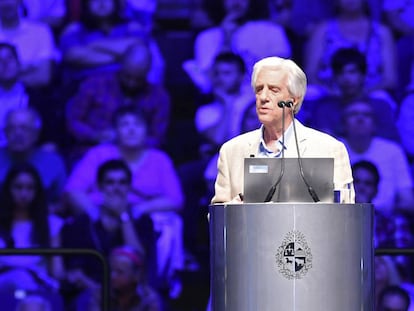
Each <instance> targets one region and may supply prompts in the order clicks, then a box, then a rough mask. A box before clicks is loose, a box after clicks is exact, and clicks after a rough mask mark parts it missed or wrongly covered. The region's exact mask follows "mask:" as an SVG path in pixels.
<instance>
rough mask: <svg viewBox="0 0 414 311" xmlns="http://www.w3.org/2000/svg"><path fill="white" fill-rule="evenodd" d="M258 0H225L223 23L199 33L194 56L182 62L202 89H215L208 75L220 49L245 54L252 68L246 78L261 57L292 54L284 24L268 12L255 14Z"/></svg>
mask: <svg viewBox="0 0 414 311" xmlns="http://www.w3.org/2000/svg"><path fill="white" fill-rule="evenodd" d="M256 2H257V1H251V0H221V2H220V4H221V5H222V7H223V10H224V15H223V16H222V18H221V21H220V24H218V25H215V26H212V27H209V28H207V29H205V30H202V31H201V32H200V33H198V34H197V36H196V38H195V42H194V59H190V60H186V61H185V62H183V64H182V66H183V69H184V70H185V71H186V72H187V74H188V75H189V76H190V78H191V79H192V81H193V83H194V84H195V86H196V87H197V88H198V90H199V91H200V92H201V93H208V92H209V91H210V90H211V84H210V81H209V78H208V75H209V71H210V70H211V67H212V65H213V62H214V59H215V57H216V56H217V55H218V54H219V53H220V52H225V51H232V52H234V53H236V54H239V55H240V56H241V57H242V58H243V60H244V62H245V64H246V68H249V70H248V72H247V74H246V77H245V78H246V80H247V79H248V78H250V77H249V75H250V68H252V67H253V63H254V62H255V61H257V60H258V59H260V58H262V57H265V56H271V55H277V56H282V57H289V56H291V47H290V43H289V39H288V38H287V35H286V33H285V30H284V29H283V27H281V26H280V25H277V24H275V23H273V22H271V21H269V20H267V19H266V18H267V16H257V17H255V16H252V14H253V13H256V14H257V13H258V10H251V9H250V8H251V6H254V5H256ZM269 38H270V39H269Z"/></svg>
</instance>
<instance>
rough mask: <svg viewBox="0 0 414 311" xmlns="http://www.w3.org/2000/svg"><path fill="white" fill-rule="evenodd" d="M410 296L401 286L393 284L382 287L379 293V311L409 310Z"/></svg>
mask: <svg viewBox="0 0 414 311" xmlns="http://www.w3.org/2000/svg"><path fill="white" fill-rule="evenodd" d="M410 303H411V301H410V296H409V294H408V292H407V291H406V290H405V289H403V288H402V287H400V286H397V285H391V286H387V287H385V288H384V289H382V291H381V293H380V295H379V301H378V307H377V310H378V311H390V310H392V311H409V307H410Z"/></svg>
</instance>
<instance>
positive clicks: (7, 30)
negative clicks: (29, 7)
mask: <svg viewBox="0 0 414 311" xmlns="http://www.w3.org/2000/svg"><path fill="white" fill-rule="evenodd" d="M21 4H22V0H7V1H0V23H1V27H0V41H4V42H8V43H10V44H13V45H15V46H16V49H17V53H18V55H19V59H20V62H21V70H20V71H21V79H22V81H23V82H24V83H25V85H26V86H28V87H32V88H42V87H46V86H49V85H50V84H51V83H52V80H53V77H54V67H55V65H56V64H58V63H59V62H60V53H59V50H58V49H57V47H56V45H55V39H54V37H53V33H52V30H51V28H50V27H49V25H48V24H46V23H44V22H40V21H33V20H30V19H28V18H26V17H24V16H23V14H22V9H21Z"/></svg>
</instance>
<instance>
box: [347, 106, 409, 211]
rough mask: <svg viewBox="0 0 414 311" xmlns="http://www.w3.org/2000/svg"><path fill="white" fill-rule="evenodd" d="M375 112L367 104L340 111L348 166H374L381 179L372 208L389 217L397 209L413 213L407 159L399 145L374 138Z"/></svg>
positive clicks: (375, 136) (380, 138) (377, 137)
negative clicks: (356, 164)
mask: <svg viewBox="0 0 414 311" xmlns="http://www.w3.org/2000/svg"><path fill="white" fill-rule="evenodd" d="M374 111H375V109H374V108H373V107H372V106H371V105H370V104H369V103H367V102H366V101H362V100H356V101H354V102H352V103H349V104H348V105H347V106H346V107H345V108H344V111H343V115H344V120H343V121H344V133H345V135H344V137H343V138H342V140H343V142H344V144H345V146H346V148H347V150H348V154H349V158H350V161H351V164H354V163H355V162H357V161H360V160H368V161H370V162H372V163H373V164H375V166H376V167H377V168H378V171H379V174H380V176H381V179H380V182H379V185H378V193H377V195H376V196H375V198H374V199H373V202H372V203H374V205H375V208H377V209H378V210H379V211H382V212H384V213H391V212H393V210H394V209H396V208H402V209H407V210H413V206H414V194H413V179H412V176H411V173H410V169H409V165H408V160H407V157H406V155H405V153H404V150H403V149H402V147H401V145H399V144H398V143H396V142H394V141H392V140H388V139H385V138H382V137H379V136H378V135H376V124H375V121H374V117H373V116H374Z"/></svg>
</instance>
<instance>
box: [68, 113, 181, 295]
mask: <svg viewBox="0 0 414 311" xmlns="http://www.w3.org/2000/svg"><path fill="white" fill-rule="evenodd" d="M114 120H115V133H116V138H117V139H116V141H115V142H114V143H113V144H101V145H99V146H96V147H93V148H91V149H90V150H89V151H88V152H87V153H86V154H85V156H84V157H83V158H82V159H81V160H80V161H79V162H78V163H77V164H76V166H75V167H74V168H73V171H72V173H71V175H70V176H69V180H68V183H67V185H66V196H67V199H68V201H69V202H70V204H71V206H72V208H74V209H77V210H84V211H87V212H88V213H89V214H90V215H92V217H94V218H95V217H96V216H97V215H99V213H97V212H96V208H95V206H96V202H99V200H101V196H100V195H99V191H97V190H98V189H97V184H96V182H95V180H94V177H93V176H95V175H96V171H97V169H98V166H99V165H100V164H101V163H103V162H104V161H106V160H108V159H112V158H116V159H123V160H124V161H126V163H127V164H128V166H129V167H130V169H131V171H132V188H131V191H130V193H129V194H130V200H131V201H130V203H131V204H132V210H131V213H132V217H134V218H138V217H139V216H141V215H145V214H147V215H150V216H151V218H152V220H153V222H154V227H155V230H156V231H158V232H159V233H160V236H159V237H158V239H157V256H158V264H157V269H158V278H159V279H160V280H161V281H160V282H161V283H164V284H163V285H164V286H166V287H167V288H170V289H174V290H173V291H175V290H176V289H177V290H178V286H179V283H178V282H179V281H178V280H177V277H178V273H179V271H181V270H182V269H183V268H184V249H183V236H182V234H183V232H182V230H183V228H182V218H181V215H180V211H181V209H182V207H183V203H184V196H183V191H182V188H181V184H180V180H179V178H178V176H177V172H176V170H175V166H174V163H173V162H172V160H171V158H170V157H169V155H168V154H167V153H165V152H164V151H162V150H159V149H155V148H152V147H149V146H148V144H147V143H146V140H147V124H146V121H145V119H144V116H143V115H142V114H141V113H140V112H138V111H137V110H136V109H135V107H130V106H125V107H121V108H120V109H119V110H118V111H117V112H116V113H115V119H114ZM94 202H95V203H94Z"/></svg>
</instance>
